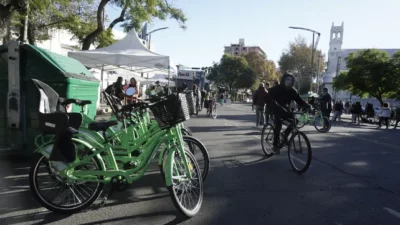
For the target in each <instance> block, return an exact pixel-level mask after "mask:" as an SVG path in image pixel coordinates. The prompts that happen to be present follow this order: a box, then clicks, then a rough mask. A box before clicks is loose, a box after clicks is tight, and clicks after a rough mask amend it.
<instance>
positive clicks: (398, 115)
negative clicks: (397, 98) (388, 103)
mask: <svg viewBox="0 0 400 225" xmlns="http://www.w3.org/2000/svg"><path fill="white" fill-rule="evenodd" d="M394 119H395V120H396V122H395V124H394V129H396V128H397V125H398V124H399V122H400V106H399V105H398V106H397V107H396V113H395V115H394Z"/></svg>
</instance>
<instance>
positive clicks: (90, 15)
mask: <svg viewBox="0 0 400 225" xmlns="http://www.w3.org/2000/svg"><path fill="white" fill-rule="evenodd" d="M29 3H30V4H29V11H28V27H27V30H28V36H27V39H28V42H29V43H30V44H35V43H36V42H37V41H44V40H48V39H49V38H50V35H49V32H48V31H49V30H50V29H52V28H56V29H64V30H68V31H70V32H71V33H73V34H74V35H75V38H78V39H79V37H80V36H84V35H85V36H86V35H87V33H89V32H91V31H92V30H93V29H95V27H94V26H93V24H94V23H95V21H96V17H95V16H94V15H95V14H96V8H94V7H93V5H94V4H95V2H94V0H75V1H68V0H30V1H29ZM26 9H27V7H26V5H23V6H20V7H19V8H15V10H14V11H13V13H12V14H11V15H10V18H9V21H8V22H9V23H10V26H9V27H8V28H7V30H8V31H11V32H12V33H14V34H15V35H17V36H19V37H21V36H22V33H23V30H24V18H25V15H26V14H27V13H26ZM84 32H86V33H84ZM106 35H108V36H110V35H109V34H106ZM82 38H83V37H81V38H80V39H79V40H82ZM101 38H103V37H100V38H99V39H98V40H96V41H99V40H100V41H101ZM9 40H10V36H8V37H6V38H5V40H4V41H5V42H7V41H9Z"/></svg>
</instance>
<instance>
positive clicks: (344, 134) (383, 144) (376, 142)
mask: <svg viewBox="0 0 400 225" xmlns="http://www.w3.org/2000/svg"><path fill="white" fill-rule="evenodd" d="M337 134H339V135H342V136H348V137H353V138H356V139H359V140H362V141H369V142H372V143H375V144H377V145H381V146H385V147H389V148H393V149H397V150H400V146H398V145H392V144H388V143H384V142H380V141H377V140H373V139H372V140H371V139H369V138H363V137H358V136H357V135H351V134H349V133H337Z"/></svg>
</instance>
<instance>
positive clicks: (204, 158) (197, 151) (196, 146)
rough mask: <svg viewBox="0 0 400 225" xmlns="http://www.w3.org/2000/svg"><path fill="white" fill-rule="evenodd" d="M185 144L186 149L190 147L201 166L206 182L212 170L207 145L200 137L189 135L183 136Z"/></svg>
mask: <svg viewBox="0 0 400 225" xmlns="http://www.w3.org/2000/svg"><path fill="white" fill-rule="evenodd" d="M183 144H184V147H185V150H186V149H188V150H189V151H190V152H191V153H192V154H193V156H194V157H195V158H196V161H197V163H198V164H199V166H200V170H201V174H202V177H203V182H204V181H205V180H206V178H207V175H208V171H209V170H210V157H209V156H208V151H207V149H206V146H204V144H203V143H201V141H199V140H198V139H196V138H194V137H188V136H184V137H183Z"/></svg>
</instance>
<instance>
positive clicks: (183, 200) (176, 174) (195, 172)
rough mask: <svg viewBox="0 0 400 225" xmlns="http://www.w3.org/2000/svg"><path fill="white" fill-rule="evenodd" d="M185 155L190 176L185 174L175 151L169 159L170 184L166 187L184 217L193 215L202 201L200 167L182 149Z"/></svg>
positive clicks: (193, 158)
mask: <svg viewBox="0 0 400 225" xmlns="http://www.w3.org/2000/svg"><path fill="white" fill-rule="evenodd" d="M183 152H184V153H185V155H186V159H187V162H188V165H187V166H188V167H189V171H190V173H191V174H192V178H191V179H189V178H188V177H187V174H186V166H185V165H184V160H183V158H182V156H181V154H179V153H178V152H175V153H174V154H173V156H172V159H171V160H170V163H171V165H170V166H169V167H167V168H169V171H166V173H170V174H171V177H172V185H171V186H169V187H167V188H168V191H169V193H170V194H171V198H172V202H173V203H174V205H175V207H176V208H177V209H178V210H179V211H180V212H181V213H182V214H183V215H185V216H186V217H193V216H194V215H196V214H197V213H198V212H199V211H200V208H201V205H202V203H203V179H202V176H201V171H200V167H199V165H198V164H197V162H196V159H195V157H194V156H193V154H192V153H191V152H190V151H183Z"/></svg>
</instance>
